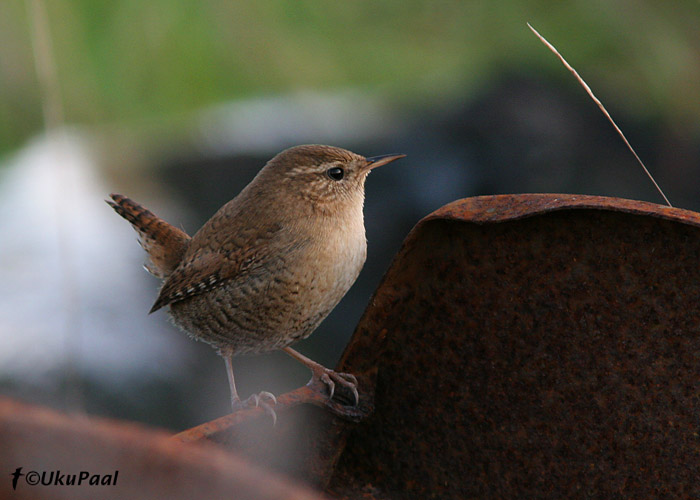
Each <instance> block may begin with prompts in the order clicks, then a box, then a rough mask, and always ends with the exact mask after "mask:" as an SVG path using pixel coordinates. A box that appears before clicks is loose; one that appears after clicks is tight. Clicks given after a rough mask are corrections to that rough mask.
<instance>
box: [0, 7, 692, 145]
mask: <svg viewBox="0 0 700 500" xmlns="http://www.w3.org/2000/svg"><path fill="white" fill-rule="evenodd" d="M46 7H47V10H48V14H49V19H50V25H51V35H52V38H53V45H54V55H55V61H56V67H57V69H58V77H59V81H60V91H61V97H62V99H63V104H64V109H65V118H66V121H67V122H69V123H77V124H84V125H89V126H97V125H103V124H106V123H107V124H115V123H116V124H122V125H124V126H138V125H139V124H143V125H148V124H151V125H153V123H154V122H155V123H158V122H161V123H165V122H167V123H168V124H169V126H172V124H173V123H181V122H182V121H183V120H186V119H187V117H188V115H189V114H190V113H192V112H194V111H196V110H198V109H200V108H202V107H204V106H207V105H210V104H213V103H217V102H221V101H224V100H228V99H233V98H240V97H246V96H253V95H261V94H267V93H278V92H289V91H293V90H295V89H316V90H329V89H338V88H347V87H360V88H363V89H366V90H372V91H377V92H381V93H383V94H384V95H386V96H387V97H390V98H391V99H393V100H395V101H398V102H400V104H401V105H404V106H406V105H408V106H418V105H421V104H427V105H430V104H434V103H436V102H446V101H449V100H450V98H455V97H456V96H461V95H463V94H464V93H465V92H468V91H469V90H470V89H474V88H477V87H480V86H484V85H488V82H489V80H490V79H491V78H493V77H494V75H498V74H500V73H502V72H504V71H513V69H517V71H518V72H526V73H529V74H546V75H547V77H548V78H551V79H554V80H557V81H560V82H562V84H563V85H566V86H572V85H574V83H573V80H572V79H571V77H570V75H569V74H568V73H567V72H566V71H564V70H563V69H562V68H561V66H559V64H558V63H556V61H555V60H554V59H553V56H552V54H550V53H549V52H548V51H547V50H545V49H544V47H543V46H542V45H541V44H540V43H539V42H538V41H537V40H536V39H535V38H534V37H533V36H532V34H531V33H530V32H529V30H528V29H527V27H526V25H525V23H526V22H528V21H529V22H531V23H532V24H533V25H534V26H535V27H536V28H537V29H538V30H540V32H541V33H542V34H544V35H545V36H546V37H547V38H548V39H549V40H550V41H552V42H553V43H554V44H555V45H556V46H557V47H558V48H559V49H560V50H561V51H562V53H563V54H564V55H565V56H566V57H567V58H568V59H569V60H570V61H571V62H572V64H574V66H576V67H577V68H579V71H580V72H581V73H582V75H583V76H584V78H586V79H587V80H588V81H589V82H590V83H591V84H593V83H595V85H594V88H595V89H596V90H597V92H598V93H599V94H601V95H604V96H605V99H604V101H606V102H608V103H615V106H616V107H620V108H627V109H629V110H630V112H632V113H634V114H638V115H644V116H648V117H655V118H658V119H661V120H663V121H664V122H665V123H667V124H668V126H669V127H674V128H686V129H690V130H692V131H693V133H698V130H700V126H699V125H698V123H700V97H699V96H700V92H698V83H700V30H698V29H697V26H698V20H699V19H700V18H699V17H698V13H699V12H700V4H699V3H698V2H697V1H695V0H676V1H675V2H673V4H669V3H668V2H663V1H661V0H616V1H604V0H585V1H583V0H578V1H568V2H548V1H541V0H540V1H537V0H530V1H522V0H521V1H503V2H477V1H453V2H448V1H435V2H426V1H418V0H394V1H391V0H383V1H371V0H357V1H352V2H326V1H321V0H299V1H285V0H265V1H259V2H242V1H229V0H219V1H217V0H209V1H204V2H202V1H196V0H153V1H149V2H143V1H140V0H118V1H116V0H109V1H106V0H51V1H48V2H46ZM27 11H28V9H27V5H25V2H22V1H18V0H5V1H3V2H2V3H0V46H1V48H0V85H1V86H0V92H1V94H0V97H1V98H0V150H1V151H8V150H10V149H12V148H15V147H17V146H18V145H19V144H22V142H23V141H25V140H26V139H27V138H28V137H29V136H31V135H32V134H35V133H36V132H37V131H39V130H40V129H41V128H42V122H41V113H40V109H41V99H42V96H41V95H40V91H39V86H38V85H37V81H36V76H35V71H34V64H33V58H32V48H31V47H32V46H31V40H30V31H29V20H28V14H27Z"/></svg>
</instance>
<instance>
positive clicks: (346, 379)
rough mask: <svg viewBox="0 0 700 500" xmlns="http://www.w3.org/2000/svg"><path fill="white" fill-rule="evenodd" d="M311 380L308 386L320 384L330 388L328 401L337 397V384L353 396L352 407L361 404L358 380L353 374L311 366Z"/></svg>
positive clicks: (320, 366)
mask: <svg viewBox="0 0 700 500" xmlns="http://www.w3.org/2000/svg"><path fill="white" fill-rule="evenodd" d="M309 368H311V373H312V374H313V375H312V376H311V380H310V381H309V383H308V385H316V384H318V383H319V382H321V383H322V384H324V385H325V386H326V387H328V399H333V396H334V395H335V387H336V384H337V385H340V386H342V387H345V388H346V389H347V390H348V391H350V392H351V393H352V395H353V399H354V403H353V405H352V406H357V405H358V404H359V403H360V394H359V393H358V392H357V378H356V377H355V375H353V374H352V373H342V372H336V371H334V370H331V369H330V368H326V367H325V366H323V365H316V366H310V367H309Z"/></svg>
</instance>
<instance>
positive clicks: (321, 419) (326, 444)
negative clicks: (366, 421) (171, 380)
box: [173, 380, 372, 489]
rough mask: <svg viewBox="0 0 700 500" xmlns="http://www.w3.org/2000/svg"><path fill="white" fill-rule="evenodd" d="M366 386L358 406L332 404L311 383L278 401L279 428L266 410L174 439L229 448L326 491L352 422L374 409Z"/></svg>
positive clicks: (227, 419)
mask: <svg viewBox="0 0 700 500" xmlns="http://www.w3.org/2000/svg"><path fill="white" fill-rule="evenodd" d="M366 387H367V384H366V382H365V381H363V380H359V388H360V389H361V390H362V396H361V399H360V404H359V405H358V406H357V407H353V406H343V405H342V404H340V403H338V402H337V401H335V400H333V401H329V399H328V396H327V393H326V388H325V386H324V384H321V383H319V384H318V385H313V386H309V385H307V386H304V387H300V388H299V389H296V390H294V391H292V392H288V393H286V394H282V395H281V396H279V397H278V398H277V404H276V405H275V406H274V408H275V412H276V413H277V416H278V418H277V424H276V425H275V426H273V425H272V420H271V418H270V416H269V415H267V414H266V413H265V411H264V410H263V409H262V408H250V409H246V410H240V411H237V412H235V413H232V414H230V415H225V416H223V417H220V418H218V419H216V420H213V421H211V422H207V423H205V424H202V425H199V426H197V427H194V428H192V429H188V430H186V431H183V432H181V433H179V434H176V435H175V436H173V439H174V440H176V441H180V442H201V441H210V442H213V443H218V444H221V445H224V446H226V447H227V448H231V449H234V450H236V451H237V452H238V453H241V454H242V455H243V456H245V457H246V458H248V459H250V460H252V461H253V462H255V463H256V464H258V465H261V466H264V467H265V468H267V469H269V470H275V471H277V472H281V473H284V474H286V475H290V476H294V477H295V478H296V479H299V480H302V481H304V482H305V483H307V484H309V485H312V486H315V487H317V488H320V489H321V488H323V487H324V486H325V484H326V483H327V482H328V480H329V479H330V476H331V474H332V471H333V466H334V465H335V463H336V461H337V459H338V456H339V455H340V452H341V451H342V450H343V447H344V444H345V437H346V435H347V432H346V431H347V429H348V425H349V423H351V422H358V421H360V420H361V419H362V418H365V417H366V416H367V415H368V414H370V413H371V411H372V406H371V405H372V401H371V398H369V397H368V394H369V391H366V390H365V389H364V388H366ZM350 398H351V396H349V400H350ZM322 409H324V410H326V411H322Z"/></svg>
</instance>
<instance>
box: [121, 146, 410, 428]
mask: <svg viewBox="0 0 700 500" xmlns="http://www.w3.org/2000/svg"><path fill="white" fill-rule="evenodd" d="M404 156H405V155H400V154H399V155H384V156H376V157H372V158H365V157H363V156H360V155H357V154H355V153H352V152H350V151H347V150H345V149H340V148H336V147H331V146H321V145H305V146H296V147H293V148H290V149H287V150H285V151H282V152H281V153H279V154H278V155H277V156H275V157H274V158H273V159H272V160H270V161H269V162H268V163H267V164H266V165H265V166H264V167H263V168H262V170H260V172H259V173H258V174H257V176H256V177H255V178H254V179H253V180H252V181H251V182H250V184H248V185H247V186H246V187H245V188H244V189H243V190H242V191H241V192H240V194H238V196H236V197H235V198H233V199H232V200H231V201H229V202H228V203H226V204H225V205H224V206H223V207H221V208H220V209H219V210H218V211H217V212H216V213H215V214H214V216H213V217H212V218H211V219H209V220H208V221H207V222H206V223H205V224H204V225H203V226H202V228H201V229H200V230H199V231H197V233H195V235H194V236H192V237H190V236H188V235H187V234H186V233H185V232H184V231H182V230H180V229H178V228H176V227H174V226H172V225H170V224H168V223H167V222H165V221H164V220H162V219H160V218H158V217H157V216H155V215H154V214H153V213H152V212H150V211H149V210H147V209H145V208H144V207H142V206H141V205H139V204H137V203H135V202H133V201H132V200H130V199H129V198H126V197H124V196H122V195H119V194H112V195H110V196H111V198H112V200H113V201H108V202H107V203H109V204H110V205H111V206H112V208H114V210H115V211H116V212H117V213H118V214H119V215H121V216H122V217H124V218H125V219H126V220H127V221H129V222H130V223H131V225H132V226H133V227H134V229H135V230H136V231H137V232H138V234H139V242H140V243H141V246H142V247H143V248H144V250H146V252H147V254H148V260H147V263H146V266H145V267H146V269H147V270H148V271H150V272H151V273H152V274H154V275H155V276H157V277H159V278H161V279H163V283H162V286H161V288H160V292H159V294H158V298H157V300H156V301H155V304H153V307H152V308H151V311H150V312H154V311H157V310H158V309H160V308H162V307H165V306H168V307H169V313H170V316H171V318H172V320H173V321H174V323H175V324H176V325H178V326H179V327H180V328H181V329H183V330H184V331H185V332H187V333H188V334H189V335H190V336H191V337H192V338H194V339H197V340H201V341H204V342H207V343H209V344H210V345H211V346H213V347H214V348H215V349H216V350H217V351H218V353H219V354H220V355H221V357H222V358H223V359H224V361H225V363H226V371H227V374H228V380H229V385H230V389H231V404H232V408H233V410H234V411H235V410H237V409H239V408H242V407H246V406H252V405H255V406H258V405H259V404H260V405H262V406H265V408H266V409H267V410H268V411H271V413H272V415H273V418H275V419H276V415H275V413H274V411H273V410H271V409H270V406H269V405H268V404H267V403H265V402H264V399H268V400H270V402H271V403H275V402H276V400H275V397H274V396H273V395H272V394H270V393H269V392H261V393H260V394H255V395H253V396H251V397H250V398H248V399H247V400H246V401H241V400H240V398H239V397H238V392H237V390H236V383H235V379H234V376H233V367H232V362H231V358H232V357H233V356H236V355H239V354H257V353H263V352H267V351H273V350H279V349H281V350H284V351H285V352H286V353H287V354H289V355H291V356H292V357H293V358H294V359H296V360H298V361H300V362H302V363H304V364H305V365H306V366H308V367H309V368H310V369H311V372H312V378H311V381H310V382H309V384H312V383H315V384H317V385H318V383H319V382H321V383H322V384H323V385H320V387H327V390H328V397H329V399H332V398H333V395H334V391H335V387H336V384H339V385H341V386H344V387H346V388H347V389H348V390H349V391H350V392H352V394H353V396H354V402H355V405H357V404H358V402H359V394H358V391H357V380H356V379H355V377H354V376H353V375H351V374H347V373H338V372H335V371H333V370H330V369H328V368H326V367H324V366H322V365H320V364H318V363H316V362H315V361H313V360H311V359H309V358H307V357H306V356H304V355H302V354H300V353H298V352H297V351H295V350H294V349H292V348H291V347H290V346H291V345H292V344H294V343H295V342H297V341H299V340H302V339H304V338H306V337H308V336H309V335H311V333H312V332H313V331H314V330H315V329H316V327H318V325H319V324H320V323H321V322H322V321H323V319H324V318H325V317H326V316H328V314H329V313H330V312H331V311H332V310H333V308H334V307H335V306H336V305H337V304H338V302H340V299H341V298H342V297H343V296H344V295H345V293H346V292H347V291H348V289H349V288H350V287H351V286H352V284H353V283H354V282H355V279H356V278H357V276H358V274H359V273H360V270H361V269H362V266H363V265H364V262H365V258H366V256H367V241H366V237H365V226H364V217H363V213H362V208H363V204H364V195H365V179H366V178H367V175H368V174H369V172H370V171H371V170H372V169H374V168H377V167H379V166H382V165H386V164H387V163H389V162H392V161H394V160H397V159H399V158H403V157H404Z"/></svg>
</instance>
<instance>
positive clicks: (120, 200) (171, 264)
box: [105, 194, 190, 278]
mask: <svg viewBox="0 0 700 500" xmlns="http://www.w3.org/2000/svg"><path fill="white" fill-rule="evenodd" d="M109 197H110V198H112V200H114V201H109V200H105V201H106V202H107V204H109V206H111V207H112V208H113V209H114V211H115V212H117V213H118V214H119V215H121V216H122V217H124V218H125V219H126V220H127V221H129V222H130V223H131V225H132V226H133V228H134V229H135V230H136V232H137V233H138V234H139V243H140V244H141V247H143V249H144V250H146V252H147V253H148V261H147V262H146V264H145V265H144V267H145V268H146V270H148V272H150V273H151V274H153V275H155V276H157V277H159V278H167V277H168V276H169V275H170V273H172V272H173V270H174V269H175V268H176V267H177V265H178V264H179V263H180V261H181V260H182V256H183V255H184V254H185V250H187V245H188V244H189V241H190V237H189V235H188V234H187V233H185V232H184V231H182V230H181V229H178V228H176V227H175V226H173V225H171V224H168V223H167V222H165V221H164V220H163V219H161V218H159V217H157V216H156V215H155V214H154V213H153V212H151V211H150V210H148V209H146V208H144V207H143V206H141V205H139V204H138V203H136V202H135V201H132V200H130V199H129V198H127V197H126V196H122V195H120V194H110V195H109Z"/></svg>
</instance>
